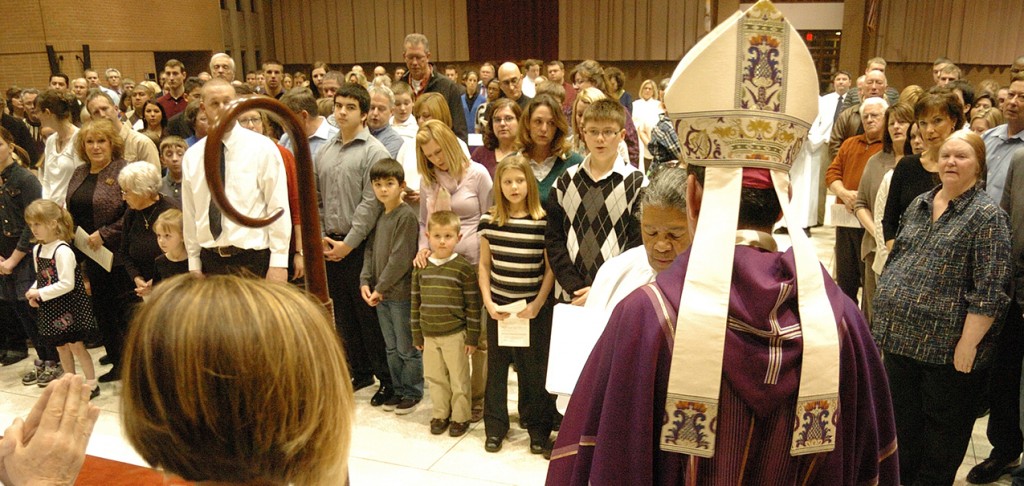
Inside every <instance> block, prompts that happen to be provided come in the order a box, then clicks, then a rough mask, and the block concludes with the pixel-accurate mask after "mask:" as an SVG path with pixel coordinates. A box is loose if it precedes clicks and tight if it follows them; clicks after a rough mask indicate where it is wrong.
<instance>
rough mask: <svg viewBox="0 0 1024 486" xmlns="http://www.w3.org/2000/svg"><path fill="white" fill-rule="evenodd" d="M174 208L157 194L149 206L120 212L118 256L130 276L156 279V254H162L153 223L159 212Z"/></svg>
mask: <svg viewBox="0 0 1024 486" xmlns="http://www.w3.org/2000/svg"><path fill="white" fill-rule="evenodd" d="M172 208H173V209H178V208H179V207H178V205H177V204H175V203H174V202H173V201H172V200H171V199H169V198H166V197H161V198H160V199H158V200H157V201H156V202H155V203H153V205H152V206H150V207H148V208H145V209H142V210H135V209H129V210H128V211H125V213H124V237H123V238H121V256H122V257H123V258H124V269H125V271H127V272H128V276H129V277H131V278H132V279H133V280H134V279H135V277H142V279H143V280H151V279H152V280H158V274H157V269H156V263H155V261H154V260H156V257H158V256H160V255H163V251H162V250H160V246H159V245H157V243H156V233H154V232H153V223H155V222H156V218H157V217H158V216H160V213H163V212H164V211H167V210H168V209H172Z"/></svg>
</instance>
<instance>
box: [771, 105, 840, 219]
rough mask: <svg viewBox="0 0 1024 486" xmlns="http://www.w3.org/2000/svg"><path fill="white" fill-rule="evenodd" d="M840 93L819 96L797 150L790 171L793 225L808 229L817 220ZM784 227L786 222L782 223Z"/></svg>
mask: <svg viewBox="0 0 1024 486" xmlns="http://www.w3.org/2000/svg"><path fill="white" fill-rule="evenodd" d="M838 101H839V95H838V94H836V93H829V94H827V95H824V96H821V97H819V98H818V117H817V118H815V119H814V123H812V124H811V129H810V131H808V132H807V140H806V141H804V144H803V146H802V147H801V148H800V152H799V153H798V154H797V156H796V159H795V160H794V161H793V168H792V169H790V171H789V177H790V183H791V185H792V199H791V201H790V207H791V208H792V213H791V214H793V216H794V220H795V221H794V222H793V224H794V225H799V227H800V228H810V227H812V226H817V225H818V223H820V222H821V221H818V202H819V199H818V198H819V197H820V193H821V184H823V183H824V182H823V181H824V177H823V174H824V172H825V168H826V167H828V164H829V162H831V161H830V160H826V159H827V158H828V141H829V137H830V136H831V135H832V122H833V118H834V117H835V110H836V104H837V103H838ZM782 226H785V224H782Z"/></svg>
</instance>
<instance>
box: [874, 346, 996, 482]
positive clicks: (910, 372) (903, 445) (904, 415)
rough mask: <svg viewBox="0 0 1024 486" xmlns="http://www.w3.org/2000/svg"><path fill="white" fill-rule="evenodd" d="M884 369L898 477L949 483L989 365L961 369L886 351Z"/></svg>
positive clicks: (960, 457)
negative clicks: (897, 455) (896, 446)
mask: <svg viewBox="0 0 1024 486" xmlns="http://www.w3.org/2000/svg"><path fill="white" fill-rule="evenodd" d="M885 371H886V374H887V375H888V376H889V388H890V390H891V391H892V408H893V413H894V415H895V419H896V438H897V440H898V441H899V445H900V482H901V483H902V484H905V485H908V486H910V485H914V486H917V485H933V484H934V485H940V484H941V485H947V486H948V485H950V484H953V479H954V478H955V476H956V471H957V468H959V467H960V463H961V462H963V459H964V453H966V452H967V444H968V442H969V441H970V438H971V431H972V430H973V428H974V421H975V406H974V405H975V397H977V396H978V394H979V393H980V392H981V391H982V390H983V389H984V387H985V383H986V382H987V379H988V370H974V371H972V372H971V373H961V372H959V371H956V369H954V368H953V365H952V364H948V365H933V364H927V363H922V362H920V361H918V360H916V359H913V358H908V357H906V356H899V355H895V354H886V355H885Z"/></svg>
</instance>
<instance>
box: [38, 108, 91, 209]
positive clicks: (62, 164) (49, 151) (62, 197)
mask: <svg viewBox="0 0 1024 486" xmlns="http://www.w3.org/2000/svg"><path fill="white" fill-rule="evenodd" d="M57 136H58V134H57V133H54V134H52V135H50V136H49V137H47V138H46V150H45V151H44V152H43V167H42V169H41V170H40V171H39V183H40V185H42V187H43V199H49V200H50V201H53V202H55V203H57V204H58V205H59V206H60V207H62V208H63V207H65V205H66V203H67V195H68V183H69V182H71V176H72V175H74V173H75V168H76V167H78V166H79V165H81V164H83V163H84V162H82V160H81V159H79V158H78V155H76V154H75V139H76V138H77V137H78V128H77V127H74V128H72V131H71V137H69V138H68V141H67V143H65V144H64V149H63V150H61V151H59V152H58V151H57Z"/></svg>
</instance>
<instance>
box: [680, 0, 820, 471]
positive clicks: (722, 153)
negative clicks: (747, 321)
mask: <svg viewBox="0 0 1024 486" xmlns="http://www.w3.org/2000/svg"><path fill="white" fill-rule="evenodd" d="M817 79H818V78H817V75H816V73H815V68H814V62H813V60H812V59H811V55H810V52H809V51H808V50H807V46H806V45H805V44H804V42H803V40H802V39H801V38H800V36H799V34H798V33H797V32H796V30H795V29H794V28H793V27H792V26H791V25H790V24H789V23H788V22H787V21H786V19H785V18H783V16H782V14H781V13H780V12H779V11H778V10H777V9H776V8H775V6H774V5H772V3H771V2H769V1H767V0H762V1H759V2H758V3H757V4H755V5H754V6H752V7H751V8H750V9H749V10H747V11H746V12H737V13H736V14H735V15H733V16H731V17H729V19H728V20H726V21H725V22H723V23H722V24H721V25H719V26H718V27H717V28H715V29H714V30H713V31H712V32H710V33H709V34H708V35H707V36H705V37H704V38H703V39H702V40H701V41H700V42H698V43H697V45H696V46H694V48H693V49H691V50H690V51H689V52H688V53H687V54H686V56H684V57H683V60H682V61H680V63H679V66H678V67H677V68H676V71H675V73H673V75H672V79H671V82H670V83H669V87H668V88H667V89H666V91H665V107H666V111H667V112H668V116H669V118H670V119H671V120H672V122H673V123H674V124H675V127H676V130H677V132H678V134H679V144H680V147H681V149H682V150H681V152H680V153H681V157H680V158H681V159H682V160H684V161H685V162H686V163H687V164H696V165H700V166H704V167H705V174H704V186H703V187H704V190H703V200H702V203H701V212H700V215H699V218H698V221H697V230H696V233H695V234H694V240H693V246H692V248H691V250H690V251H691V254H690V258H689V265H688V267H687V272H686V277H685V280H684V282H683V291H682V297H681V298H680V301H679V312H678V316H679V318H678V321H677V324H676V333H675V340H674V345H673V354H672V368H671V372H670V374H669V386H668V396H667V399H666V404H665V416H664V422H663V427H662V432H661V436H660V440H661V449H662V450H665V451H671V452H680V453H685V454H690V455H694V456H700V457H712V456H713V455H714V451H715V442H716V441H715V438H716V434H717V423H718V420H717V419H718V405H719V396H720V392H721V382H722V366H723V362H724V351H725V336H726V323H727V320H728V311H729V293H730V289H731V284H732V274H733V271H732V270H733V259H734V253H735V245H736V244H737V242H738V241H739V239H740V238H741V236H739V235H744V234H749V232H738V231H737V219H738V215H739V206H740V192H741V187H742V186H743V184H744V182H743V180H744V176H743V171H744V168H748V170H749V169H762V170H761V171H760V172H759V173H760V174H764V173H766V172H767V174H770V181H769V180H768V177H763V178H762V180H763V181H764V184H763V187H762V188H768V187H774V189H775V192H776V194H777V195H778V197H779V202H780V203H781V205H782V208H783V215H784V217H786V218H787V219H788V217H789V213H790V212H791V211H790V210H789V189H790V187H789V175H788V172H789V168H790V166H791V165H792V163H793V159H794V157H796V155H797V153H798V152H799V151H800V146H801V145H802V143H803V141H804V138H805V137H806V135H807V131H808V129H809V127H810V125H811V122H812V121H813V120H814V118H815V116H816V115H817V109H818V80H817ZM763 169H768V170H767V171H765V170H763ZM787 226H788V227H790V228H794V227H796V226H793V225H791V224H787ZM790 237H791V239H792V243H793V253H794V258H795V260H796V273H797V275H796V280H797V301H798V310H799V317H800V327H801V334H802V336H803V356H802V365H801V373H800V385H799V392H798V398H797V406H796V409H795V410H794V414H793V421H794V422H793V438H792V442H791V449H790V452H791V454H793V455H801V454H812V453H818V452H827V451H831V450H833V449H834V448H835V443H836V441H837V437H836V423H838V421H837V411H838V408H839V342H838V333H837V327H836V319H835V315H834V314H833V312H832V308H831V305H830V303H829V300H828V297H827V295H826V293H825V285H824V278H823V277H822V270H821V265H820V264H819V262H818V259H817V255H816V253H815V251H814V248H813V246H812V245H811V243H810V240H809V239H808V238H807V236H806V235H804V233H803V232H802V231H792V232H790ZM766 386H771V384H766Z"/></svg>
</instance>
